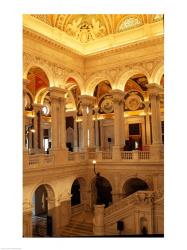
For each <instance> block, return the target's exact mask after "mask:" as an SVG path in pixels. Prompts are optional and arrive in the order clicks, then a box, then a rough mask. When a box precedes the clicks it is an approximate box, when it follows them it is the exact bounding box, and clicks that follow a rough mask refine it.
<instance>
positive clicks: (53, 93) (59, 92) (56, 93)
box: [49, 87, 66, 99]
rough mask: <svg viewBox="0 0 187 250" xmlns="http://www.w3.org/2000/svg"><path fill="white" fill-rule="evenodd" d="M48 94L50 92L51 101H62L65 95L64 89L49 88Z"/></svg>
mask: <svg viewBox="0 0 187 250" xmlns="http://www.w3.org/2000/svg"><path fill="white" fill-rule="evenodd" d="M49 92H50V97H51V98H52V99H59V98H62V99H64V98H65V94H66V90H65V89H62V88H58V87H50V88H49Z"/></svg>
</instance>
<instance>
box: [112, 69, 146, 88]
mask: <svg viewBox="0 0 187 250" xmlns="http://www.w3.org/2000/svg"><path fill="white" fill-rule="evenodd" d="M135 76H136V77H137V76H139V77H142V76H143V77H145V78H146V79H147V82H148V83H149V80H150V75H149V73H148V72H147V71H146V70H145V69H144V68H143V67H136V68H134V69H133V70H129V71H126V72H124V73H122V74H121V75H120V76H119V78H118V79H117V80H116V82H117V89H120V90H122V91H124V88H125V85H126V84H127V81H128V80H129V79H133V78H134V77H135Z"/></svg>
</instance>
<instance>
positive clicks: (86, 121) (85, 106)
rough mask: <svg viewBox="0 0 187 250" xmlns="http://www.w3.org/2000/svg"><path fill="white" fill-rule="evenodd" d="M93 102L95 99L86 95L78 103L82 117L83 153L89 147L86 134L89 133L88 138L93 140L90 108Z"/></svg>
mask: <svg viewBox="0 0 187 250" xmlns="http://www.w3.org/2000/svg"><path fill="white" fill-rule="evenodd" d="M94 100H95V98H94V97H93V96H88V95H82V96H80V101H81V104H82V115H83V120H82V125H83V145H82V149H83V151H87V150H88V147H90V138H88V133H89V136H91V137H92V140H93V135H92V133H93V129H92V126H93V125H92V123H93V120H92V106H93V104H94ZM88 139H89V141H88Z"/></svg>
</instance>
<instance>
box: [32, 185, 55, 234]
mask: <svg viewBox="0 0 187 250" xmlns="http://www.w3.org/2000/svg"><path fill="white" fill-rule="evenodd" d="M54 202H55V195H54V191H53V189H52V187H51V186H50V185H48V184H41V185H39V186H38V187H37V188H36V189H35V191H34V192H33V195H32V235H33V236H34V237H46V236H52V218H53V212H54V211H53V210H54V209H53V208H54V207H55V203H54Z"/></svg>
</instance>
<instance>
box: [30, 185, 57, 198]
mask: <svg viewBox="0 0 187 250" xmlns="http://www.w3.org/2000/svg"><path fill="white" fill-rule="evenodd" d="M42 185H44V186H45V188H46V190H47V192H48V194H49V195H50V197H51V198H52V197H53V200H55V198H56V194H55V187H54V186H53V185H52V184H51V183H45V182H40V183H37V184H36V185H34V186H33V187H32V190H31V194H30V200H31V201H32V197H33V194H34V192H35V191H36V189H37V188H38V187H39V186H42Z"/></svg>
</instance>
